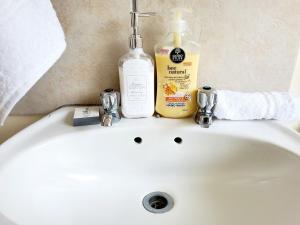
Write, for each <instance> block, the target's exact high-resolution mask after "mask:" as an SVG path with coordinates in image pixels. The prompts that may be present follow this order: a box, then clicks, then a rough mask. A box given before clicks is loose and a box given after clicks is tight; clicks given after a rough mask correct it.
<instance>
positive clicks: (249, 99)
mask: <svg viewBox="0 0 300 225" xmlns="http://www.w3.org/2000/svg"><path fill="white" fill-rule="evenodd" d="M217 95H218V97H217V98H218V100H217V105H216V108H215V112H214V115H215V116H216V117H217V118H218V119H227V120H259V119H276V120H294V119H296V118H297V117H299V118H300V115H299V112H298V111H297V110H296V109H297V107H296V100H295V99H294V98H293V97H292V96H291V95H290V94H288V93H287V92H254V93H245V92H234V91H227V90H220V91H217Z"/></svg>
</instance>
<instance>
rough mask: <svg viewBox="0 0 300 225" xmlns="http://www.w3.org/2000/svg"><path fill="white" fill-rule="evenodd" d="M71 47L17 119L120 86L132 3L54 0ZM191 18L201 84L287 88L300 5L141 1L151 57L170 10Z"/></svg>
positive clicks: (91, 99) (253, 0)
mask: <svg viewBox="0 0 300 225" xmlns="http://www.w3.org/2000/svg"><path fill="white" fill-rule="evenodd" d="M52 3H53V5H54V7H55V9H56V11H57V14H58V17H59V19H60V21H61V23H62V25H63V28H64V31H65V34H66V39H67V43H68V47H67V50H66V51H65V53H64V55H63V56H62V58H61V59H60V60H59V61H58V62H57V64H56V65H55V66H54V67H52V68H51V69H50V71H49V72H48V73H47V74H46V75H45V76H44V77H43V78H42V79H41V80H40V81H39V82H38V83H37V84H36V85H35V86H34V87H33V88H32V89H31V91H30V92H29V93H28V94H27V95H26V96H25V97H24V98H23V99H22V101H21V102H20V103H19V104H18V105H17V106H16V108H15V109H14V114H32V113H46V112H48V111H49V110H52V109H54V108H55V107H57V106H59V105H63V104H70V103H96V102H97V101H98V95H99V92H100V91H101V90H103V89H104V88H109V87H113V88H117V89H118V82H119V81H118V65H117V64H118V58H119V57H120V56H121V55H123V54H124V53H126V51H127V46H128V33H129V19H130V18H129V9H130V0H109V1H107V0H52ZM174 6H184V7H187V8H191V9H193V10H194V12H193V14H192V15H190V16H189V17H188V20H189V22H190V28H191V30H192V32H193V34H194V37H195V40H196V41H197V42H199V43H200V44H201V46H202V47H201V48H202V51H201V62H200V63H201V64H200V65H201V66H200V71H199V85H200V84H204V83H208V84H212V85H214V86H215V87H217V88H219V89H220V88H226V89H233V90H245V91H255V90H287V89H288V87H289V84H290V80H291V78H292V74H293V70H294V66H295V61H296V58H297V53H298V44H299V39H300V29H299V28H300V13H299V12H300V1H299V0H284V1H283V0H185V1H184V0H140V6H139V7H140V10H143V11H156V12H158V13H159V15H158V16H156V17H155V18H149V19H143V22H142V30H143V32H142V33H143V36H144V40H145V50H146V51H147V52H149V53H151V54H153V46H154V44H155V43H156V42H157V41H158V40H159V39H160V38H161V37H162V35H163V33H164V31H165V29H166V24H165V22H166V21H167V18H168V15H169V11H168V10H169V9H170V8H172V7H174Z"/></svg>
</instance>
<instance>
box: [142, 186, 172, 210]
mask: <svg viewBox="0 0 300 225" xmlns="http://www.w3.org/2000/svg"><path fill="white" fill-rule="evenodd" d="M143 206H144V208H145V209H146V210H147V211H149V212H151V213H166V212H168V211H170V210H171V209H172V208H173V206H174V200H173V198H172V197H171V196H170V195H168V194H167V193H164V192H159V191H156V192H152V193H150V194H147V195H146V196H145V197H144V199H143Z"/></svg>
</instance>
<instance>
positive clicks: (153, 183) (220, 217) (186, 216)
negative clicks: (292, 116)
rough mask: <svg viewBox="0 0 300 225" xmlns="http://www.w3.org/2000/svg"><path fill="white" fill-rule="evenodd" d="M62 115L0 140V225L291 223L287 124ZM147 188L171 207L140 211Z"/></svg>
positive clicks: (293, 202) (294, 149)
mask: <svg viewBox="0 0 300 225" xmlns="http://www.w3.org/2000/svg"><path fill="white" fill-rule="evenodd" d="M72 114H73V108H63V109H60V110H58V111H56V112H54V113H52V114H50V115H48V116H46V117H44V118H43V119H41V120H40V121H38V122H36V123H35V124H33V125H31V126H30V127H29V128H26V129H25V130H23V131H21V132H20V133H18V134H17V135H16V136H14V137H13V138H11V139H9V140H8V141H6V142H5V143H4V144H2V145H1V146H0V224H1V225H99V224H102V225H117V224H123V225H141V224H144V225H150V224H151V225H152V224H163V225H167V224H168V225H182V224H184V225H299V224H300V213H299V211H300V176H299V173H300V158H299V155H300V135H299V133H298V132H296V131H295V130H293V129H291V128H288V127H286V126H284V125H282V124H280V123H277V122H272V121H271V122H227V121H216V122H215V123H214V125H213V126H212V127H211V128H209V129H202V128H200V127H199V126H198V125H196V124H195V123H194V122H193V120H192V119H185V120H172V119H163V118H159V119H157V118H148V119H138V120H127V119H122V120H121V121H120V122H119V123H118V124H115V125H114V126H113V127H111V128H104V127H100V126H97V125H96V126H86V127H73V126H72V125H71V121H72V119H71V118H72ZM135 137H141V138H142V139H143V141H142V143H141V144H137V143H135V142H134V138H135ZM175 137H181V138H182V140H183V142H182V143H181V144H177V143H175V142H174V138H175ZM153 191H163V192H166V193H168V194H169V195H171V196H172V197H173V198H174V201H175V205H174V208H173V209H172V210H171V211H169V212H167V213H165V214H152V213H149V212H148V211H146V210H145V209H144V208H143V206H142V199H143V197H144V196H145V195H146V194H148V193H150V192H153Z"/></svg>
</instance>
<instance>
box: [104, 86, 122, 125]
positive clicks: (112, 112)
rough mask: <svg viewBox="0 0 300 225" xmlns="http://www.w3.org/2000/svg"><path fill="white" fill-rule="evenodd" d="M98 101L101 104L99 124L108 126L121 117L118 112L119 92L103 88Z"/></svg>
mask: <svg viewBox="0 0 300 225" xmlns="http://www.w3.org/2000/svg"><path fill="white" fill-rule="evenodd" d="M100 102H101V104H102V108H103V112H101V109H100V115H101V124H102V125H103V126H106V127H110V126H111V125H112V124H113V123H114V122H118V121H119V120H120V119H121V116H120V113H119V106H120V93H119V92H117V91H115V90H114V89H105V90H104V91H103V92H101V94H100Z"/></svg>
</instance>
